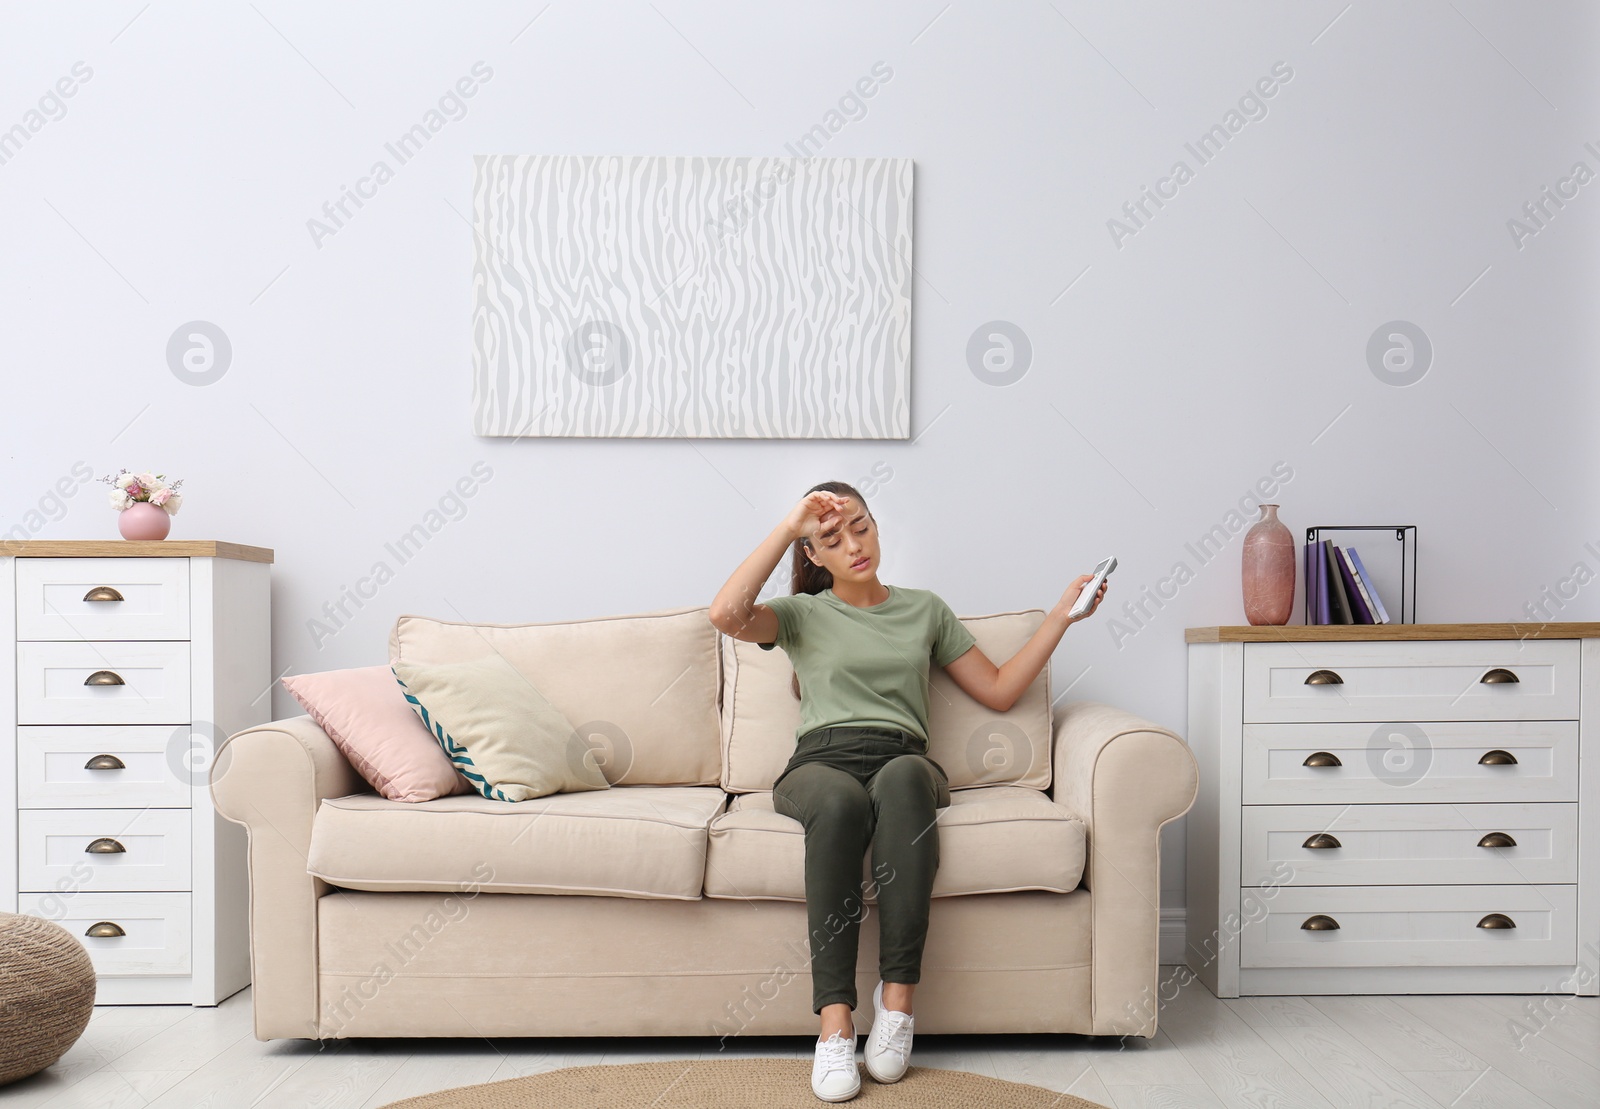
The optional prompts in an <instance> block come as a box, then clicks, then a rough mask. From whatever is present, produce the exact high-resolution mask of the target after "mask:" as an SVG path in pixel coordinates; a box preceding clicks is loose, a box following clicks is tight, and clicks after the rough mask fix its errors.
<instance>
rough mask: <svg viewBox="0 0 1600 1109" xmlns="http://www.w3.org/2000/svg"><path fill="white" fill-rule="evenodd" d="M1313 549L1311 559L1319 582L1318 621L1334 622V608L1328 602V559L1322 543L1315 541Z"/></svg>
mask: <svg viewBox="0 0 1600 1109" xmlns="http://www.w3.org/2000/svg"><path fill="white" fill-rule="evenodd" d="M1312 549H1313V553H1312V556H1311V561H1312V562H1313V563H1314V567H1315V570H1316V583H1317V600H1316V615H1317V623H1319V624H1331V623H1333V610H1332V608H1331V607H1330V606H1329V603H1328V560H1327V559H1326V558H1324V557H1323V555H1322V544H1321V543H1313V544H1312Z"/></svg>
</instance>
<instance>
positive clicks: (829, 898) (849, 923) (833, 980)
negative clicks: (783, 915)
mask: <svg viewBox="0 0 1600 1109" xmlns="http://www.w3.org/2000/svg"><path fill="white" fill-rule="evenodd" d="M949 804H950V780H949V777H948V776H947V775H946V774H945V771H944V767H942V766H940V765H939V764H938V763H936V762H934V761H933V760H932V759H930V758H928V756H927V745H926V744H925V743H923V741H922V740H921V739H919V738H918V737H917V736H914V735H911V734H910V733H909V732H903V731H900V730H898V729H893V728H865V727H854V726H840V727H833V728H820V729H818V730H816V731H813V732H807V733H806V734H805V735H803V736H801V737H800V741H799V743H798V744H796V746H795V752H794V756H793V757H792V758H791V759H790V760H789V764H788V765H787V766H786V767H784V770H783V773H782V774H780V775H778V779H777V781H775V782H774V783H773V791H772V807H773V808H774V809H776V810H777V811H778V812H780V813H782V814H783V815H784V816H789V817H793V818H794V819H795V820H798V821H800V823H801V824H802V825H804V826H805V836H806V924H807V928H808V929H809V932H810V951H811V1010H812V1012H814V1013H821V1012H822V1007H823V1006H824V1005H833V1004H837V1003H840V1002H843V1003H844V1004H846V1005H848V1006H850V1007H851V1008H852V1009H854V1008H855V1007H856V952H857V947H858V941H859V938H860V934H861V921H862V919H863V918H864V917H865V916H866V914H867V906H866V901H865V895H866V894H867V893H872V894H874V895H875V896H876V897H877V899H878V914H879V921H878V974H879V977H881V978H882V979H883V980H884V981H885V982H906V983H912V982H917V981H920V980H921V977H922V947H923V942H924V941H925V940H926V938H927V935H928V908H929V901H930V899H931V898H932V895H933V876H934V874H935V872H937V871H938V869H939V828H938V825H937V824H936V823H935V822H934V821H935V817H936V815H937V810H938V809H941V808H944V807H945V806H946V805H949ZM869 846H870V847H871V848H872V876H871V879H870V880H869V881H870V884H869V885H868V886H867V887H866V888H865V889H864V888H863V883H862V880H861V870H862V860H863V859H864V858H865V857H866V852H867V848H868V847H869Z"/></svg>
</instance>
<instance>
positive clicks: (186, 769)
mask: <svg viewBox="0 0 1600 1109" xmlns="http://www.w3.org/2000/svg"><path fill="white" fill-rule="evenodd" d="M271 561H272V552H271V551H270V550H266V549H264V548H260V547H245V546H240V545H238V544H230V543H217V542H210V541H173V540H162V541H157V542H127V541H113V540H107V541H98V540H62V541H48V540H45V541H40V540H25V541H20V542H10V541H7V542H0V814H3V815H0V828H3V831H0V909H4V910H7V911H10V912H21V913H28V914H30V915H33V916H40V917H44V918H46V919H48V920H53V921H55V922H56V923H58V924H60V925H61V926H62V927H64V928H66V929H67V930H68V931H70V932H71V933H72V934H73V935H74V936H76V937H77V938H78V939H79V942H81V943H82V944H83V945H84V947H85V948H86V949H87V950H88V952H89V957H90V959H91V960H92V961H93V962H94V967H95V976H96V993H95V1001H96V1004H112V1005H118V1004H121V1005H126V1004H151V1003H167V1004H188V1005H215V1004H217V1003H218V1002H220V1001H222V1000H224V999H225V998H227V997H229V996H230V995H232V994H234V993H236V992H238V991H239V990H240V989H243V988H244V987H245V986H247V985H249V983H250V957H249V932H248V928H249V924H248V919H249V916H248V913H249V887H248V882H247V879H246V871H245V867H246V840H245V835H244V829H243V828H242V827H241V826H240V825H237V824H234V823H232V822H231V821H228V820H224V819H223V818H222V817H220V816H218V815H217V814H216V812H215V810H214V809H213V807H212V803H211V791H210V788H209V781H208V778H209V771H210V767H211V764H212V762H213V760H214V754H215V749H216V748H215V745H216V743H218V742H222V741H225V740H226V738H227V737H228V736H229V735H232V734H233V733H234V732H237V731H240V730H242V729H244V728H248V727H250V726H252V725H254V724H260V723H264V722H265V721H267V720H268V719H270V717H271V715H272V711H271V708H272V706H271V701H272V698H271V695H270V690H271V683H272V680H273V678H272V673H271V657H270V652H271V623H270V618H269V612H270V591H269V584H270V583H269V570H270V566H269V564H270V563H271Z"/></svg>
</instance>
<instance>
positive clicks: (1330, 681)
mask: <svg viewBox="0 0 1600 1109" xmlns="http://www.w3.org/2000/svg"><path fill="white" fill-rule="evenodd" d="M1305 684H1306V685H1343V684H1344V679H1343V678H1341V677H1340V676H1339V675H1338V674H1335V673H1334V672H1333V671H1332V670H1313V671H1311V673H1310V674H1307V675H1306V681H1305Z"/></svg>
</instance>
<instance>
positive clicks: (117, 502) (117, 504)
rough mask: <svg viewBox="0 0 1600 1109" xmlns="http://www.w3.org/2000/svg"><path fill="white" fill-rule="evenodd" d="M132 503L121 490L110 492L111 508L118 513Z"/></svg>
mask: <svg viewBox="0 0 1600 1109" xmlns="http://www.w3.org/2000/svg"><path fill="white" fill-rule="evenodd" d="M132 503H133V498H132V497H130V496H128V494H127V493H126V492H124V491H123V490H121V489H113V490H111V507H112V508H115V509H118V510H119V511H120V510H121V509H124V508H127V507H128V506H129V505H130V504H132Z"/></svg>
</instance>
